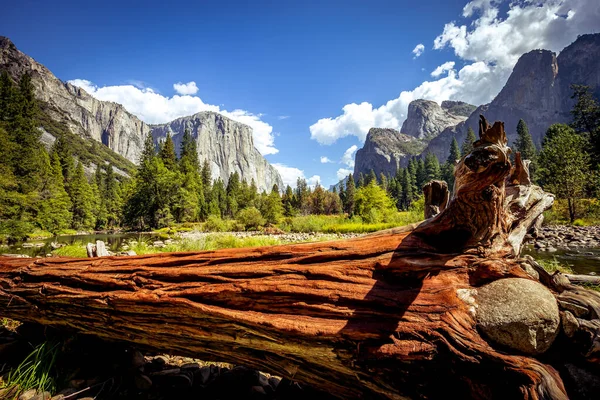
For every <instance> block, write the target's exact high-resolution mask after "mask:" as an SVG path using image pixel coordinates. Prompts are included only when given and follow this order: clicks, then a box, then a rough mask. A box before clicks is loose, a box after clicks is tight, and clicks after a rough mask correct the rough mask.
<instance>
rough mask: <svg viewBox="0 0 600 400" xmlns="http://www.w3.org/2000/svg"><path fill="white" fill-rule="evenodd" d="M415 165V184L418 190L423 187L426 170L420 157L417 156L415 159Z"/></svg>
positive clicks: (425, 180) (425, 181)
mask: <svg viewBox="0 0 600 400" xmlns="http://www.w3.org/2000/svg"><path fill="white" fill-rule="evenodd" d="M415 166H416V177H415V182H416V185H417V190H418V191H419V192H420V191H421V190H422V189H423V186H424V185H425V184H426V183H427V171H426V170H425V161H423V159H422V158H419V159H417V160H416V161H415Z"/></svg>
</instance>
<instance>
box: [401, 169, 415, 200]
mask: <svg viewBox="0 0 600 400" xmlns="http://www.w3.org/2000/svg"><path fill="white" fill-rule="evenodd" d="M414 179H415V178H414V176H413V174H411V172H410V169H409V168H404V169H403V170H402V180H401V181H400V184H401V186H402V201H401V203H402V209H403V210H407V209H408V207H410V205H411V203H412V202H413V200H414V199H415V197H416V193H417V192H416V185H415V183H414Z"/></svg>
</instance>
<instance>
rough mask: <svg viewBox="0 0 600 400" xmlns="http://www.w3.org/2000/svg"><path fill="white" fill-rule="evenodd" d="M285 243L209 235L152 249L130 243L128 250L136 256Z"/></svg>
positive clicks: (268, 239) (256, 237)
mask: <svg viewBox="0 0 600 400" xmlns="http://www.w3.org/2000/svg"><path fill="white" fill-rule="evenodd" d="M284 243H286V242H284V241H282V240H280V239H278V238H276V237H272V236H250V237H243V238H240V237H237V236H234V235H227V234H220V233H215V234H209V235H206V236H205V237H203V238H201V239H194V240H192V239H184V240H180V241H176V242H173V243H171V244H168V245H166V246H164V247H153V246H151V243H150V242H144V241H140V242H130V243H129V249H130V250H133V251H135V252H136V253H137V254H153V253H171V252H179V251H184V252H185V251H205V250H218V249H230V248H240V247H260V246H274V245H278V244H284Z"/></svg>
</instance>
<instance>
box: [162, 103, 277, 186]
mask: <svg viewBox="0 0 600 400" xmlns="http://www.w3.org/2000/svg"><path fill="white" fill-rule="evenodd" d="M151 129H152V136H153V137H154V139H155V141H156V142H158V141H160V140H162V139H164V138H165V137H166V136H167V133H170V134H171V135H172V136H173V142H174V144H175V148H176V149H177V150H179V148H180V144H181V139H182V137H183V133H184V131H185V130H186V129H188V130H189V131H190V133H191V134H192V137H194V139H196V145H197V148H198V155H199V157H200V160H204V159H208V160H209V161H210V163H211V171H212V177H213V179H216V178H218V177H220V178H221V179H223V180H224V181H225V182H227V180H228V178H229V175H230V174H232V173H234V172H238V173H239V174H240V176H241V177H243V179H245V180H246V181H247V182H250V181H251V180H254V182H256V183H257V187H258V189H259V190H266V191H270V190H271V188H272V187H273V185H274V184H277V186H278V187H279V190H283V189H284V186H283V181H282V179H281V177H280V176H279V173H278V172H277V170H276V169H275V167H273V166H272V165H271V164H269V163H268V162H267V160H266V159H265V158H264V157H263V156H262V155H261V154H260V152H259V151H258V150H257V149H256V148H255V147H254V139H253V138H252V130H251V128H250V127H249V126H248V125H244V124H242V123H240V122H236V121H233V120H231V119H229V118H227V117H225V116H223V115H221V114H218V113H216V112H212V111H203V112H199V113H196V114H194V115H191V116H189V117H181V118H177V119H176V120H174V121H171V122H169V123H166V124H159V125H151Z"/></svg>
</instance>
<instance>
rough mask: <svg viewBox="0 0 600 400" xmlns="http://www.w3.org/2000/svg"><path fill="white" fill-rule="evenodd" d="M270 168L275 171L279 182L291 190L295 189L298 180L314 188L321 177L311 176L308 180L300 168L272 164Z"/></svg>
mask: <svg viewBox="0 0 600 400" xmlns="http://www.w3.org/2000/svg"><path fill="white" fill-rule="evenodd" d="M271 165H272V166H274V167H275V169H277V172H279V175H280V176H281V180H283V184H284V185H286V186H287V185H290V186H291V187H292V188H294V187H296V182H297V181H298V178H300V179H305V180H306V183H307V184H308V186H310V187H312V188H314V187H315V186H316V184H317V183H319V182H321V177H320V176H319V175H313V176H311V177H310V178H307V177H306V176H305V175H304V171H303V170H301V169H300V168H296V167H289V166H287V165H285V164H280V163H273V164H271Z"/></svg>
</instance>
